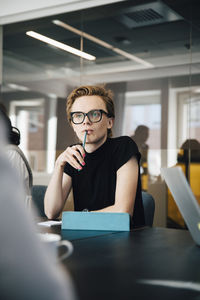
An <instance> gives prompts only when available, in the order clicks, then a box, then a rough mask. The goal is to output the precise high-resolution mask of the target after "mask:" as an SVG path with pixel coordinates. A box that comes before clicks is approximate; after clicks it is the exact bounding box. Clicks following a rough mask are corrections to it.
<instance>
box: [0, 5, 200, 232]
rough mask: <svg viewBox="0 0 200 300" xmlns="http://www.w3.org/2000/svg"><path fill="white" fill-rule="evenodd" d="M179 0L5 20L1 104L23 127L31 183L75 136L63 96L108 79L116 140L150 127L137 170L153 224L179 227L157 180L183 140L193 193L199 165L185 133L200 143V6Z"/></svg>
mask: <svg viewBox="0 0 200 300" xmlns="http://www.w3.org/2000/svg"><path fill="white" fill-rule="evenodd" d="M180 2H181V1H169V0H165V1H164V0H163V1H155V2H152V1H135V2H134V3H133V1H121V2H118V3H113V4H108V5H104V6H98V7H93V8H88V9H85V10H77V11H74V12H68V13H67V12H63V14H60V15H55V16H50V17H45V18H40V19H35V20H29V21H25V22H20V23H15V24H8V25H5V26H4V28H3V32H4V39H3V87H2V102H3V103H4V105H5V106H6V108H7V110H8V112H9V115H10V117H11V119H12V121H13V125H15V126H17V127H19V129H20V131H21V135H22V142H21V148H22V149H23V151H24V152H25V154H26V156H27V157H28V159H29V161H30V164H31V167H32V169H33V172H34V180H35V181H34V182H35V183H45V184H47V183H48V180H49V176H50V174H51V172H52V170H53V166H54V162H55V158H56V156H57V155H58V154H59V153H61V152H62V151H63V150H64V149H65V148H66V147H67V146H68V145H70V144H72V143H73V142H74V141H75V137H74V135H73V132H72V131H71V128H70V126H69V125H68V123H67V120H66V113H65V102H66V96H67V95H68V93H69V92H70V91H71V90H72V89H73V88H74V87H76V86H78V85H80V84H106V85H107V86H108V87H110V88H112V89H113V92H114V95H115V104H116V120H115V128H114V134H115V136H118V135H121V134H125V135H129V136H134V134H135V131H136V128H137V127H138V126H140V125H143V126H146V127H148V129H149V131H148V137H147V138H146V141H145V142H144V143H145V144H146V145H147V146H148V147H147V149H148V151H146V154H145V155H146V158H145V159H144V160H142V161H141V174H142V184H143V189H144V190H146V191H148V192H150V193H151V194H152V195H153V197H154V199H155V202H156V212H155V222H154V223H155V224H154V225H156V226H157V225H158V226H169V227H184V223H183V222H182V221H181V223H180V222H179V215H178V214H179V212H178V211H177V208H176V206H175V204H174V202H173V199H172V197H171V195H170V193H169V192H168V190H167V188H166V185H165V183H164V182H163V181H162V178H161V176H160V168H161V167H166V166H168V167H171V166H175V165H177V164H179V163H181V162H180V161H179V160H180V155H183V153H184V151H185V149H181V147H182V145H183V143H184V142H185V141H186V140H190V141H189V144H188V151H189V152H188V153H189V154H188V155H189V156H188V161H187V166H185V169H184V168H183V169H184V171H185V172H186V176H187V178H188V180H189V181H190V184H191V186H192V189H193V191H194V193H195V195H196V197H197V199H199V198H200V191H199V187H200V184H199V181H198V179H197V178H200V176H199V175H198V174H199V173H198V172H199V168H200V167H199V161H195V162H194V161H192V158H191V155H192V152H191V150H192V143H191V139H192V140H193V139H195V140H197V142H198V143H199V142H200V138H199V137H200V119H199V115H200V111H199V110H200V98H199V94H200V85H199V82H200V71H199V70H200V68H199V66H200V56H199V53H200V31H199V16H198V11H199V9H200V7H199V3H197V1H190V0H186V1H184V5H182V4H181V3H180ZM28 32H29V35H28V34H27V33H28ZM30 32H35V33H38V34H40V35H43V36H45V37H48V38H50V39H53V40H55V41H57V42H59V43H62V44H64V45H68V46H70V47H72V48H75V49H76V50H80V51H81V52H84V53H86V54H89V55H90V56H91V57H90V60H88V59H85V58H80V57H79V56H77V55H74V54H72V53H69V52H67V51H64V50H63V49H61V48H58V47H55V46H53V45H50V44H47V43H46V42H43V41H41V40H38V39H35V38H33V37H32V36H30ZM133 138H134V137H133ZM195 147H197V146H195ZM195 149H196V148H195ZM196 152H197V153H198V152H199V150H198V149H196ZM193 169H195V171H193ZM186 170H187V171H186ZM188 172H189V173H188ZM195 189H196V190H195ZM171 211H173V213H172V215H173V216H175V218H174V217H172V215H171ZM177 216H178V217H177Z"/></svg>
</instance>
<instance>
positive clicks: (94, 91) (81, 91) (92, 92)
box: [66, 85, 115, 137]
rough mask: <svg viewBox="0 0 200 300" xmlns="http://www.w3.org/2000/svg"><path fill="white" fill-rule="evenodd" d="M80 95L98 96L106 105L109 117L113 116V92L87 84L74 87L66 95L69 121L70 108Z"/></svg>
mask: <svg viewBox="0 0 200 300" xmlns="http://www.w3.org/2000/svg"><path fill="white" fill-rule="evenodd" d="M82 96H99V97H101V99H102V100H103V101H104V103H105V105H106V109H107V112H108V114H109V116H110V117H111V118H115V108H114V102H113V93H112V91H111V90H106V89H105V88H104V87H103V86H95V85H87V86H80V87H78V88H76V89H74V90H73V91H72V92H71V93H70V94H69V96H68V97H67V104H66V111H67V119H68V121H69V123H71V115H70V113H71V108H72V105H73V103H74V102H75V100H76V99H77V98H80V97H82ZM111 136H112V129H108V137H111Z"/></svg>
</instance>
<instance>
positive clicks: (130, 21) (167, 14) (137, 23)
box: [117, 1, 183, 28]
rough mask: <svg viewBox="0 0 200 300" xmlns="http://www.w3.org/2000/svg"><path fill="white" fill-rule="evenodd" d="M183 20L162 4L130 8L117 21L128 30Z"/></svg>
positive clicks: (153, 3) (155, 3)
mask: <svg viewBox="0 0 200 300" xmlns="http://www.w3.org/2000/svg"><path fill="white" fill-rule="evenodd" d="M182 19H183V18H182V17H181V16H180V15H178V14H177V13H176V12H175V11H173V10H172V9H171V8H169V7H168V6H167V5H166V4H164V3H162V2H160V1H159V2H151V3H148V4H143V5H137V6H133V7H130V8H129V9H128V10H126V11H124V12H123V14H122V15H121V16H118V17H117V20H118V21H119V22H120V23H122V24H123V25H125V26H126V27H128V28H136V27H142V26H149V25H155V24H160V23H165V22H171V21H177V20H182Z"/></svg>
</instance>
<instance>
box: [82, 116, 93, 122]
mask: <svg viewBox="0 0 200 300" xmlns="http://www.w3.org/2000/svg"><path fill="white" fill-rule="evenodd" d="M83 124H91V122H90V119H89V118H88V116H87V115H86V116H85V119H84V121H83Z"/></svg>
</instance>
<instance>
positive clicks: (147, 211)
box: [142, 191, 155, 227]
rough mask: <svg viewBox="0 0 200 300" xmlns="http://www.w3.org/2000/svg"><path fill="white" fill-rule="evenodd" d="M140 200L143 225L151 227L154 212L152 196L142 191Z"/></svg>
mask: <svg viewBox="0 0 200 300" xmlns="http://www.w3.org/2000/svg"><path fill="white" fill-rule="evenodd" d="M142 202H143V207H144V218H145V225H146V226H151V227H152V225H153V218H154V212H155V201H154V198H153V197H152V196H151V195H150V194H149V193H147V192H144V191H142Z"/></svg>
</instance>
